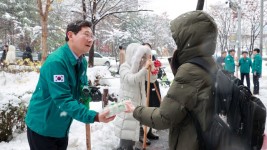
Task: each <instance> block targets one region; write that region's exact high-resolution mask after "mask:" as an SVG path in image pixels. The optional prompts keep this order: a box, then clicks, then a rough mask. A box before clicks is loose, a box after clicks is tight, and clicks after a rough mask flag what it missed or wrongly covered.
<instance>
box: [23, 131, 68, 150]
mask: <svg viewBox="0 0 267 150" xmlns="http://www.w3.org/2000/svg"><path fill="white" fill-rule="evenodd" d="M27 137H28V142H29V145H30V149H31V150H66V149H67V146H68V137H64V138H54V137H46V136H42V135H39V134H37V133H36V132H34V131H32V130H31V129H30V128H27Z"/></svg>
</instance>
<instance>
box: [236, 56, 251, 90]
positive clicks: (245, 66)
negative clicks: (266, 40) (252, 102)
mask: <svg viewBox="0 0 267 150" xmlns="http://www.w3.org/2000/svg"><path fill="white" fill-rule="evenodd" d="M247 55H248V52H247V51H243V52H242V56H243V57H242V58H240V59H239V63H238V65H239V66H240V74H241V82H242V83H243V84H244V77H246V81H247V87H248V88H249V89H250V77H249V73H250V68H251V66H252V61H251V59H250V58H248V57H247Z"/></svg>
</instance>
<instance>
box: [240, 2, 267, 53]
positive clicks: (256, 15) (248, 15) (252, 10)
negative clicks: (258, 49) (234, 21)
mask: <svg viewBox="0 0 267 150" xmlns="http://www.w3.org/2000/svg"><path fill="white" fill-rule="evenodd" d="M243 3H244V4H243V5H242V14H244V21H243V31H244V32H245V35H249V36H245V37H244V40H245V41H244V42H245V43H249V44H246V45H245V46H246V47H245V49H247V50H249V51H252V50H253V49H254V46H255V42H256V40H257V39H258V38H259V35H260V1H259V0H245V2H243ZM265 8H266V7H265ZM266 12H267V11H266V9H265V10H264V14H266ZM266 23H267V22H266V19H264V24H263V26H266ZM250 54H251V53H250Z"/></svg>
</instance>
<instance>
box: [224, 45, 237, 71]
mask: <svg viewBox="0 0 267 150" xmlns="http://www.w3.org/2000/svg"><path fill="white" fill-rule="evenodd" d="M234 57H235V50H234V49H230V50H229V51H228V55H227V56H226V57H225V59H224V63H225V66H224V69H225V70H226V71H228V72H229V73H230V74H231V75H234V73H235V59H234Z"/></svg>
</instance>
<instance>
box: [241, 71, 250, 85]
mask: <svg viewBox="0 0 267 150" xmlns="http://www.w3.org/2000/svg"><path fill="white" fill-rule="evenodd" d="M244 77H246V81H247V87H248V88H249V89H250V77H249V73H241V82H242V84H243V85H244Z"/></svg>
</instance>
